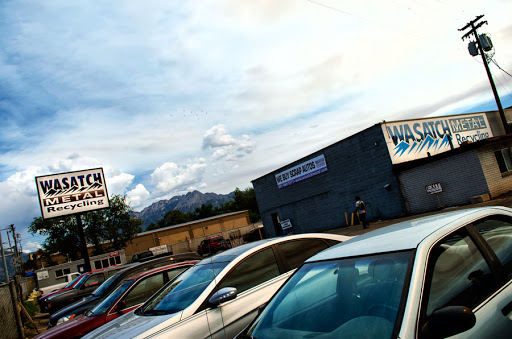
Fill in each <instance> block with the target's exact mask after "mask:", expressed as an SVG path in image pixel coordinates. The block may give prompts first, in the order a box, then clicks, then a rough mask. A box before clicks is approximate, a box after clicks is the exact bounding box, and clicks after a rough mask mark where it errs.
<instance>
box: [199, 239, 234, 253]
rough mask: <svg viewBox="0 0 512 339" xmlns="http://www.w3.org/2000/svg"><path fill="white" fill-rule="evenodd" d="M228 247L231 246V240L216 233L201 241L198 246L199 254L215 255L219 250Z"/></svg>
mask: <svg viewBox="0 0 512 339" xmlns="http://www.w3.org/2000/svg"><path fill="white" fill-rule="evenodd" d="M228 248H231V242H230V241H229V240H225V239H224V237H223V236H222V235H216V236H214V237H211V238H206V239H204V240H203V241H201V244H199V246H197V254H199V255H201V256H202V255H204V254H210V255H213V254H215V253H217V252H218V251H224V250H227V249H228Z"/></svg>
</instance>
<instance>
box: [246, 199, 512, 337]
mask: <svg viewBox="0 0 512 339" xmlns="http://www.w3.org/2000/svg"><path fill="white" fill-rule="evenodd" d="M450 336H453V337H451V338H479V339H481V338H493V339H498V338H512V209H510V208H506V207H486V208H477V209H469V210H461V211H454V212H449V213H443V214H438V215H435V216H431V217H426V218H421V219H416V220H412V221H407V222H403V223H399V224H395V225H392V226H389V227H386V228H382V229H379V230H376V231H373V232H369V233H367V234H365V235H362V236H359V237H356V238H354V239H352V240H349V241H347V242H345V243H343V244H341V245H338V246H335V247H332V248H329V249H327V250H325V251H323V252H321V253H319V254H317V255H315V256H314V257H312V258H310V259H308V260H307V261H306V263H305V264H304V265H303V266H302V267H301V268H300V269H298V270H297V271H296V272H295V273H294V275H293V276H292V277H291V278H290V279H289V280H288V281H287V283H286V284H284V285H283V287H282V288H281V289H280V290H279V291H278V292H277V293H276V295H275V296H274V297H273V298H272V300H271V301H270V302H269V304H268V306H267V307H265V309H264V310H263V311H262V312H261V314H260V315H259V316H258V317H257V318H256V319H255V320H254V321H253V323H252V324H251V325H250V326H249V327H248V328H247V329H246V330H245V331H244V332H242V333H241V334H240V335H239V336H238V338H258V339H269V338H315V339H324V338H358V339H359V338H402V339H403V338H445V337H450Z"/></svg>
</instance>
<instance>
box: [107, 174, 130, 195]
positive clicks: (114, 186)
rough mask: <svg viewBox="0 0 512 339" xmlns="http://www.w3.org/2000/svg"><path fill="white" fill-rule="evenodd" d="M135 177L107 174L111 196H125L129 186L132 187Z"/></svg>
mask: <svg viewBox="0 0 512 339" xmlns="http://www.w3.org/2000/svg"><path fill="white" fill-rule="evenodd" d="M134 178H135V176H134V175H132V174H128V173H119V174H117V175H113V176H107V174H105V181H106V182H107V189H108V193H109V195H113V194H121V195H122V194H124V193H125V192H126V189H127V188H128V186H130V185H131V183H132V182H133V179H134Z"/></svg>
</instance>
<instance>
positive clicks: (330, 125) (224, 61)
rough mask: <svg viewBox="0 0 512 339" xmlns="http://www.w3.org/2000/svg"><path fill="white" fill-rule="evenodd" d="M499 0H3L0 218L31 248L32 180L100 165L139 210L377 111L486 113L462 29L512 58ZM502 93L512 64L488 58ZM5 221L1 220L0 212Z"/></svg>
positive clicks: (248, 172) (250, 172)
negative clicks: (473, 28) (474, 23)
mask: <svg viewBox="0 0 512 339" xmlns="http://www.w3.org/2000/svg"><path fill="white" fill-rule="evenodd" d="M511 12H512V3H511V2H510V1H506V0H501V1H500V0H490V1H486V2H482V1H476V0H453V1H452V0H438V1H432V0H428V1H427V0H415V1H412V0H411V1H406V0H394V1H386V2H382V1H380V0H371V1H370V0H369V1H363V2H353V1H334V0H325V1H320V0H319V1H316V0H315V1H308V0H281V1H272V0H259V1H238V0H215V1H214V0H202V1H186V2H185V1H130V0H127V1H122V2H116V3H111V2H107V1H88V2H69V1H64V0H62V1H58V0H54V1H44V2H39V3H34V2H30V1H23V0H16V1H9V0H7V1H3V2H2V3H1V4H0V15H1V16H2V20H0V30H1V31H2V36H3V39H2V40H1V41H0V119H1V124H0V132H1V133H0V192H1V193H2V196H3V197H5V199H2V201H1V202H0V219H1V223H0V227H5V226H7V225H9V224H15V226H16V228H17V230H18V232H20V233H21V235H22V239H23V241H22V242H23V245H24V249H26V250H27V251H29V250H34V249H36V248H37V247H38V246H39V245H38V244H40V243H41V241H42V240H43V238H42V237H40V236H32V235H30V234H28V233H27V231H26V230H27V227H28V225H29V224H30V222H31V221H32V219H33V218H34V217H38V216H40V210H39V205H38V202H37V196H36V187H35V182H34V177H35V176H38V175H46V174H52V173H61V172H67V171H74V170H82V169H88V168H96V167H103V168H104V171H105V175H106V181H107V186H108V190H109V193H111V194H126V195H127V196H128V198H129V200H130V201H131V205H132V207H133V208H134V209H135V210H141V209H142V208H144V207H146V206H148V205H150V204H151V203H152V202H154V201H158V200H161V199H168V198H170V197H172V196H175V195H178V194H184V193H186V192H188V191H190V190H193V189H197V190H200V191H202V192H215V193H222V194H226V193H229V192H231V191H232V190H234V189H235V188H236V187H239V188H242V189H243V188H246V187H249V186H250V185H251V180H253V179H255V178H258V177H260V176H262V175H264V174H266V173H268V172H270V171H272V170H274V169H277V168H279V167H281V166H283V165H285V164H287V163H289V162H291V161H293V160H296V159H298V158H300V157H303V156H305V155H307V154H309V153H311V152H314V151H316V150H318V149H320V148H322V147H325V146H327V145H330V144H332V143H334V142H336V141H338V140H340V139H342V138H345V137H348V136H350V135H351V134H354V133H356V132H358V131H360V130H362V129H364V128H367V127H369V126H371V125H373V124H375V123H378V122H380V121H382V120H386V121H392V120H400V119H410V118H421V117H427V116H438V115H446V114H455V113H469V112H476V111H484V110H494V109H495V103H494V98H493V95H492V92H491V89H490V86H489V83H488V80H487V77H486V74H485V71H484V67H483V65H482V61H481V59H480V58H473V57H471V56H470V55H469V53H468V51H467V41H465V42H463V41H462V40H461V36H462V33H461V32H459V31H458V30H457V29H458V28H461V27H463V26H464V25H465V24H466V23H467V22H468V21H470V20H472V19H474V18H475V17H476V16H477V15H480V14H484V15H485V18H484V19H485V20H487V21H488V23H489V24H488V25H484V26H483V27H482V28H481V29H480V32H481V33H487V34H489V35H490V36H491V39H492V41H493V43H494V46H495V51H494V53H495V55H494V59H495V60H496V61H497V62H498V64H499V65H500V66H501V67H502V68H503V69H505V70H506V71H507V72H508V73H512V47H511V46H512V41H511V40H512V25H511V24H510V20H509V15H508V14H509V13H511ZM491 70H492V72H493V74H494V76H495V80H496V85H497V87H498V90H499V92H500V96H501V98H502V103H503V106H505V107H508V106H511V105H512V81H511V80H510V76H508V75H506V74H505V73H503V72H502V71H500V70H499V69H498V68H497V67H496V66H494V65H491ZM2 225H4V226H2Z"/></svg>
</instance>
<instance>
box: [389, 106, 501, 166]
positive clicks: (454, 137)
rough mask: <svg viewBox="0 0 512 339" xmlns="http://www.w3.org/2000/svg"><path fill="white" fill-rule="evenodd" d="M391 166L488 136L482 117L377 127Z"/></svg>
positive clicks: (461, 116) (474, 115) (490, 133)
mask: <svg viewBox="0 0 512 339" xmlns="http://www.w3.org/2000/svg"><path fill="white" fill-rule="evenodd" d="M381 126H382V132H383V133H384V138H385V139H386V144H387V145H388V150H389V155H390V156H391V161H392V162H393V164H398V163H402V162H406V161H412V160H416V159H420V158H425V157H427V156H428V155H429V154H430V155H435V154H438V153H442V152H446V151H449V150H450V149H452V147H453V148H458V147H460V145H461V144H462V143H464V142H475V141H479V140H482V139H487V138H490V137H492V136H493V135H492V131H491V128H490V126H489V121H487V116H486V115H485V114H481V113H479V114H464V115H453V116H449V117H439V118H428V119H419V120H407V121H396V122H383V123H382V124H381Z"/></svg>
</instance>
